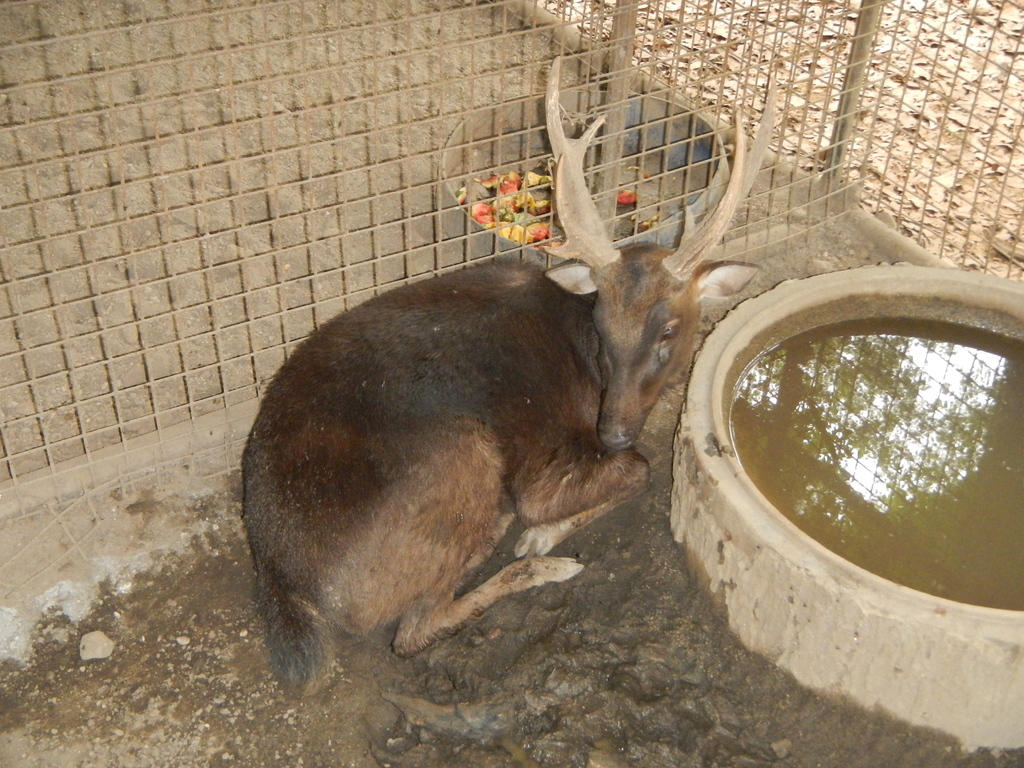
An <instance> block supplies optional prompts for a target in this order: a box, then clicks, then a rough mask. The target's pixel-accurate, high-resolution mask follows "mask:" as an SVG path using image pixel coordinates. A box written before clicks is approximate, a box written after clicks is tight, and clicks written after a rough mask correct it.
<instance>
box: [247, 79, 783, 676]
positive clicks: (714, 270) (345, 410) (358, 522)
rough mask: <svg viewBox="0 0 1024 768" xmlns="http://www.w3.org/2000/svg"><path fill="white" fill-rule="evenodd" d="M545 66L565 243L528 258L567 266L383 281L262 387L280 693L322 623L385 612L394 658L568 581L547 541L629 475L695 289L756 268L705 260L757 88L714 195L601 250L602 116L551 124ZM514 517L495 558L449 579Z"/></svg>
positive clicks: (745, 182) (261, 475) (253, 468)
mask: <svg viewBox="0 0 1024 768" xmlns="http://www.w3.org/2000/svg"><path fill="white" fill-rule="evenodd" d="M560 67H561V60H560V59H556V60H555V62H554V63H553V65H552V67H551V70H550V75H549V78H548V86H547V91H546V97H545V111H546V124H547V132H548V136H549V140H550V143H551V146H552V149H553V154H554V179H553V188H554V204H555V210H556V213H557V215H558V218H559V221H560V223H561V225H562V228H563V230H564V232H565V242H564V243H563V244H561V245H559V246H557V247H554V246H553V247H552V248H551V251H550V252H551V253H553V254H555V255H557V256H560V257H563V258H568V259H570V261H567V262H566V263H564V264H560V265H559V266H556V267H553V268H551V269H548V270H544V269H542V268H541V267H539V266H536V265H533V264H529V263H526V262H523V261H519V262H499V261H491V262H488V263H486V264H483V265H478V266H471V267H468V268H466V269H463V270H461V271H458V272H452V273H447V274H443V275H440V276H436V277H432V278H429V279H426V280H422V281H419V282H415V283H411V284H407V285H404V286H401V287H398V288H395V289H392V290H389V291H386V292H383V293H381V294H379V295H377V296H375V297H373V298H372V299H370V300H368V301H366V302H364V303H362V304H360V305H358V306H356V307H354V308H351V309H349V310H347V311H345V312H343V313H341V314H340V315H338V316H336V317H335V318H333V319H331V320H329V321H327V322H326V323H324V324H323V325H321V326H320V327H319V328H317V329H316V330H315V331H313V332H312V333H311V334H310V335H309V336H308V337H307V338H306V339H305V340H304V341H303V342H302V343H300V344H299V345H298V346H297V348H296V349H295V350H294V352H293V353H292V354H291V355H290V356H289V357H288V359H287V360H286V361H285V363H284V364H283V365H282V366H281V368H280V369H279V370H278V372H277V373H276V374H275V376H274V377H273V379H272V380H271V382H270V384H269V385H268V387H267V389H266V391H265V393H264V397H263V400H262V402H261V404H260V407H259V411H258V414H257V416H256V419H255V421H254V423H253V426H252V429H251V431H250V433H249V436H248V440H247V442H246V446H245V449H244V452H243V457H242V475H243V513H242V515H243V524H244V528H245V532H246V535H247V538H248V543H249V548H250V551H251V554H252V558H253V563H254V566H255V603H256V607H257V610H258V613H259V614H260V615H261V616H262V620H263V623H264V625H265V630H266V635H265V639H266V644H267V646H268V649H269V655H270V663H271V668H272V671H273V672H274V674H275V675H276V677H277V678H278V679H279V680H280V681H281V682H282V683H284V684H285V685H287V686H297V687H298V688H300V689H301V690H304V691H311V690H316V688H317V687H318V686H319V685H320V683H321V681H322V680H323V679H324V677H325V673H326V670H328V669H329V667H330V664H331V663H332V661H333V658H334V655H335V646H336V645H337V639H338V637H339V636H341V635H342V634H343V633H350V634H365V633H368V632H370V631H372V630H374V629H377V628H380V627H384V626H387V625H391V624H394V626H395V630H394V636H393V640H392V642H391V647H392V649H393V651H394V652H395V653H396V654H398V655H402V656H405V655H411V654H415V653H417V652H419V651H421V650H422V649H424V648H426V647H427V646H428V645H430V644H431V643H433V642H435V641H436V640H438V639H439V638H441V637H444V636H446V635H449V634H452V633H454V632H455V631H457V630H458V629H460V628H461V627H463V626H464V625H465V624H467V623H468V622H470V621H472V620H473V619H475V618H477V617H479V616H480V615H481V614H482V612H483V611H485V610H486V609H487V608H489V607H490V606H491V605H493V604H494V603H495V602H497V601H498V600H501V599H503V598H505V597H507V596H509V595H512V594H515V593H519V592H522V591H524V590H528V589H532V588H534V587H538V586H540V585H543V584H548V583H555V582H562V581H565V580H567V579H570V578H572V577H574V576H576V575H577V574H579V573H580V571H581V570H582V569H583V565H582V564H580V563H579V562H577V561H575V560H574V559H572V558H567V557H555V556H551V555H549V554H548V553H549V552H550V551H551V550H552V549H553V548H554V547H555V546H556V545H557V544H558V543H559V542H561V541H562V540H563V539H565V538H566V537H567V536H569V535H570V534H571V533H573V532H574V531H577V530H579V529H580V528H582V527H583V526H585V525H587V524H588V523H590V522H592V521H593V520H595V519H596V518H598V517H600V516H601V515H603V514H605V513H606V512H608V511H609V510H611V509H612V508H614V507H616V506H618V505H620V504H621V503H623V502H624V501H626V500H628V499H630V498H631V497H634V496H636V495H637V494H639V493H641V492H642V491H643V490H644V488H645V487H646V486H647V484H648V478H649V465H648V462H647V460H646V459H645V458H644V456H642V455H641V454H640V453H639V452H638V451H637V450H636V447H635V446H636V441H637V438H638V436H639V434H640V432H641V429H642V428H643V426H644V423H645V421H646V419H647V417H648V414H649V413H650V411H651V409H652V407H653V405H654V404H655V402H656V401H657V399H658V397H659V396H660V395H661V393H662V391H663V390H664V389H665V388H666V387H667V386H668V384H669V383H670V382H673V381H676V380H678V379H679V378H680V376H682V375H684V374H685V373H686V372H687V371H688V367H689V365H690V362H691V357H692V354H693V351H694V349H693V348H694V343H695V341H694V340H695V329H696V326H697V323H698V320H699V306H700V301H701V299H702V298H708V297H727V296H732V295H734V294H735V293H737V292H738V291H740V290H742V288H743V287H744V286H745V285H746V284H747V282H748V281H749V279H750V278H751V276H752V275H753V273H754V272H755V271H756V267H754V266H752V265H750V264H744V263H738V262H719V263H711V262H708V261H707V260H706V258H705V257H706V254H707V252H708V251H709V250H710V249H711V248H712V247H713V246H715V245H716V244H717V243H718V241H719V240H720V239H721V237H722V236H723V234H724V232H725V230H726V228H727V227H728V225H729V222H730V219H731V218H732V216H733V214H734V212H735V210H736V207H737V206H738V204H739V203H740V201H741V200H743V199H744V198H745V197H746V196H747V194H748V192H749V189H750V187H751V184H752V182H753V178H754V175H755V174H756V173H757V171H758V169H759V167H760V164H761V158H762V156H763V155H764V152H765V149H766V147H767V144H768V142H769V139H770V132H771V129H772V120H773V115H774V99H773V98H772V97H771V96H769V98H768V100H767V104H766V108H765V111H764V115H763V117H762V120H761V123H760V127H759V129H758V131H757V135H756V138H755V141H754V144H753V147H752V150H751V152H750V155H749V156H748V155H747V152H746V137H745V134H744V132H743V126H742V120H741V118H740V116H739V112H740V110H737V117H736V130H735V152H734V165H733V172H732V174H731V178H730V181H729V184H728V186H727V189H726V191H725V192H724V194H723V197H722V199H721V201H720V203H719V205H718V206H717V208H716V209H715V211H714V212H713V213H712V214H711V215H710V216H708V217H706V218H705V219H704V220H702V221H701V223H700V224H699V225H697V226H695V227H694V226H688V227H687V232H685V233H684V234H683V236H682V238H681V241H680V243H679V246H678V248H676V249H675V250H669V249H664V248H660V247H655V246H644V245H637V246H631V247H629V248H626V249H624V250H621V251H620V250H617V249H616V248H615V246H614V243H613V241H612V239H611V237H610V236H609V235H608V234H607V232H606V231H605V227H604V223H603V222H602V220H601V217H600V214H599V213H598V211H597V208H596V206H595V203H594V201H593V199H592V197H591V194H590V190H589V188H588V186H587V182H586V178H585V175H584V155H585V153H586V151H587V148H588V147H589V146H590V144H591V142H592V141H593V139H594V136H595V134H596V133H597V131H598V130H599V129H600V127H601V125H602V122H603V117H599V118H597V119H596V120H594V121H593V122H592V123H591V125H590V126H589V127H588V128H587V129H586V130H585V132H584V133H583V135H582V136H581V137H579V138H575V139H573V138H569V137H568V136H567V135H566V133H565V129H564V127H563V124H562V114H561V107H560V104H559V92H560V71H561V70H560ZM690 229H692V230H693V231H692V232H690V231H689V230H690ZM515 518H518V519H519V521H520V522H521V523H522V525H523V526H524V529H525V530H524V531H523V533H522V535H521V536H520V537H519V538H518V540H517V542H516V544H515V547H514V553H515V556H516V558H517V559H515V560H513V561H512V562H511V563H510V564H508V565H505V566H504V567H503V568H501V570H499V571H498V572H497V573H496V574H495V575H493V576H492V577H490V578H489V579H487V580H485V581H484V582H483V583H482V584H480V585H479V586H475V587H474V588H472V589H470V590H469V591H466V592H465V593H464V594H459V592H458V591H459V590H460V587H461V586H462V585H463V584H464V583H465V582H466V581H467V580H469V579H471V578H472V577H473V575H474V574H475V573H476V572H477V571H478V570H479V569H480V567H481V566H482V565H483V564H484V563H485V562H486V561H487V560H488V559H489V558H490V557H491V555H492V553H493V551H494V550H495V547H496V545H497V543H498V542H499V541H500V540H501V539H502V538H503V537H504V536H505V534H506V531H507V529H508V527H509V525H510V524H511V522H512V521H513V519H515Z"/></svg>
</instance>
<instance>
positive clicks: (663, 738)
mask: <svg viewBox="0 0 1024 768" xmlns="http://www.w3.org/2000/svg"><path fill="white" fill-rule="evenodd" d="M818 252H819V253H821V250H819V251H818ZM802 263H804V264H807V263H808V262H807V261H803V262H802ZM825 266H828V265H819V267H821V268H822V269H823V268H824V267H825ZM766 279H767V278H766ZM681 397H682V393H681V391H678V390H676V391H674V392H672V393H670V394H669V396H667V397H666V398H664V399H663V401H662V402H661V403H660V404H659V405H658V407H657V409H656V411H655V413H654V414H653V415H652V418H651V420H650V422H649V423H648V428H647V430H646V432H645V434H644V438H643V441H642V444H641V449H642V450H643V451H644V452H645V453H646V455H647V456H648V457H650V458H651V461H652V465H653V469H654V472H653V474H654V480H653V482H652V484H651V487H650V489H649V490H648V491H647V493H646V494H645V495H643V496H642V497H641V498H639V499H637V500H635V501H634V502H632V503H630V504H627V505H624V506H622V507H621V508H619V509H617V510H616V511H614V512H613V513H611V514H610V515H608V516H607V517H606V518H604V519H602V520H599V521H598V522H597V523H595V524H594V525H592V526H591V527H590V528H588V529H585V530H583V531H581V532H580V533H578V534H576V535H575V536H574V537H572V538H570V539H569V540H567V541H566V542H564V543H563V544H562V545H560V546H559V547H557V548H556V549H555V551H554V552H553V554H559V555H567V556H571V557H575V558H577V559H578V560H579V561H580V562H581V563H584V564H585V565H586V568H585V570H584V571H583V572H582V573H581V574H580V575H579V576H578V577H576V578H575V579H572V580H570V581H568V582H566V583H564V584H557V585H548V586H545V587H542V588H540V589H537V590H534V591H532V592H529V593H526V594H522V595H518V596H516V597H514V598H511V599H509V600H506V601H505V602H503V603H500V604H498V605H497V606H495V607H494V608H492V609H491V610H489V611H488V612H487V613H486V614H485V615H484V617H483V618H482V619H481V620H480V621H478V622H477V623H475V624H473V625H470V626H468V627H466V628H465V629H463V630H462V631H461V632H459V633H458V634H456V635H455V636H453V637H451V638H449V639H447V640H444V641H442V642H439V643H438V644H436V645H435V646H434V647H432V648H430V649H428V650H426V651H424V652H423V653H421V654H419V655H417V656H415V657H413V658H410V659H399V658H397V657H396V656H394V655H393V654H392V653H391V651H390V648H389V640H390V635H389V632H388V631H387V630H382V631H380V632H378V633H375V634H374V635H371V636H369V637H364V638H344V639H342V641H341V652H340V654H339V662H338V664H337V665H336V668H335V670H334V672H333V674H332V676H331V677H330V680H329V683H328V685H327V686H326V688H325V689H324V690H322V691H320V692H319V693H318V694H316V695H313V696H309V697H305V698H301V697H296V696H294V695H292V694H289V693H288V692H286V691H283V690H282V689H281V688H280V687H279V686H278V685H277V684H276V683H275V682H274V680H273V679H272V678H271V677H270V672H269V669H268V665H267V659H266V654H265V650H264V647H263V642H262V629H261V627H260V625H259V623H258V622H257V621H256V620H255V617H254V615H253V611H252V606H251V602H250V589H251V585H252V569H251V565H250V562H249V558H248V552H247V550H246V546H245V543H244V541H243V538H242V534H241V526H240V523H239V512H240V507H241V505H240V496H239V483H238V478H237V477H236V478H234V479H233V482H232V483H231V484H230V487H228V488H227V489H225V490H223V491H221V492H219V493H217V494H215V495H212V496H207V497H205V498H203V499H202V500H201V501H195V500H191V501H190V500H187V499H183V498H180V497H172V498H167V499H157V500H141V501H139V502H138V506H137V507H135V511H136V512H137V513H138V514H161V513H164V512H167V511H169V510H170V511H178V512H180V511H182V510H181V509H180V508H182V507H185V508H187V509H188V510H190V511H191V514H193V515H196V516H199V517H201V518H204V519H206V520H208V521H209V522H210V523H211V524H210V525H209V526H208V533H207V534H205V535H204V537H203V538H202V539H201V540H197V541H196V542H195V543H194V546H193V548H192V550H191V552H190V553H188V554H181V555H177V556H173V557H170V558H167V559H166V560H165V561H164V562H163V564H162V566H161V567H160V568H159V569H158V570H156V571H153V572H150V573H148V574H146V575H145V576H144V577H141V578H139V579H137V580H136V583H135V586H134V588H133V589H132V590H131V591H129V592H127V593H123V594H120V593H115V592H114V591H113V590H106V594H105V597H104V598H103V600H102V602H101V603H100V604H99V605H98V606H97V607H96V608H95V610H94V611H93V612H92V614H91V615H90V616H89V617H88V618H86V619H85V620H83V621H81V622H79V623H78V624H77V625H73V624H71V623H70V622H68V621H67V620H66V619H64V618H62V617H51V618H50V619H49V620H48V622H47V623H46V625H45V627H44V628H43V629H42V631H41V632H40V633H39V635H38V639H37V642H36V646H35V650H34V654H33V658H32V661H31V663H30V664H29V665H28V666H27V667H19V666H16V665H14V664H12V663H8V664H7V665H6V666H3V667H0V765H2V766H5V767H9V768H29V767H33V768H36V767H39V766H53V767H54V768H71V767H72V766H104V767H109V768H127V767H128V766H140V767H141V766H147V767H151V766H159V767H161V768H163V767H167V768H172V767H175V766H190V767H191V766H207V765H208V766H222V765H228V764H235V765H245V766H252V767H253V768H258V767H259V766H267V765H288V766H305V767H306V768H327V767H328V766H331V767H334V766H338V767H341V766H358V767H360V768H362V767H363V766H368V767H371V768H372V767H376V766H394V767H395V768H417V767H422V768H428V767H433V766H453V767H456V768H457V767H460V766H465V767H467V768H468V767H469V766H473V767H474V768H492V767H493V768H498V767H499V766H501V767H505V766H518V767H519V768H531V767H532V768H536V767H538V766H542V767H543V768H558V767H561V766H577V767H579V768H582V767H583V766H587V768H625V767H627V766H635V767H637V768H662V767H664V768H688V767H690V766H693V767H694V768H696V767H698V766H700V767H701V768H712V767H714V768H726V767H727V766H734V767H736V768H740V767H754V766H767V765H779V766H787V767H791V768H811V767H812V766H813V767H829V768H832V767H835V768H858V767H863V768H889V767H892V768H915V767H917V768H953V767H954V766H956V767H957V768H1011V767H1014V766H1018V767H1020V766H1024V750H1016V751H1012V752H1004V751H999V750H988V749H982V750H978V751H977V752H975V753H972V754H964V753H962V752H961V751H960V749H959V748H958V746H957V745H956V743H955V742H954V741H953V740H951V739H948V738H946V737H943V736H940V735H938V734H936V733H934V732H930V731H927V730H923V729H919V728H912V727H910V726H907V725H905V724H903V723H901V722H898V721H895V720H893V719H891V718H888V717H886V716H884V715H882V714H879V713H871V712H866V711H864V710H862V709H860V708H858V707H856V706H852V705H849V704H846V703H843V702H841V701H836V700H832V699H830V698H827V697H824V696H821V695H817V694H814V693H811V692H809V691H808V690H806V689H804V688H802V687H801V686H799V685H798V684H797V683H796V682H795V681H794V680H793V679H792V678H791V677H790V676H789V675H788V674H787V673H784V672H782V671H780V670H779V669H777V668H776V667H774V666H773V665H771V664H770V663H768V662H767V661H765V660H764V659H762V658H761V657H759V656H757V655H755V654H752V653H750V652H747V651H746V650H744V649H743V648H742V647H741V646H740V645H739V643H738V642H737V640H736V639H735V638H734V637H733V636H732V634H731V633H730V631H729V629H728V627H727V625H726V621H725V617H724V615H723V613H722V612H721V611H720V610H719V608H718V607H716V606H715V605H713V604H712V602H711V600H710V598H709V597H708V596H707V593H706V592H705V590H704V589H703V588H702V585H701V584H700V580H699V578H698V577H696V576H695V575H694V574H692V573H691V572H690V571H689V570H688V568H687V564H686V558H685V555H684V553H683V551H682V549H681V548H680V546H679V545H678V544H676V543H675V542H674V541H673V539H672V536H671V533H670V532H669V524H668V509H669V491H670V488H671V448H672V436H673V431H674V429H675V425H676V421H677V414H678V410H679V408H680V404H681ZM519 532H520V530H519V529H513V530H511V531H510V532H509V534H508V536H507V537H506V539H505V540H504V541H503V543H502V546H501V547H500V551H499V553H498V554H497V555H496V556H495V557H494V558H493V559H492V561H491V562H490V563H488V565H487V568H486V570H485V571H484V572H482V573H481V574H480V577H481V578H485V577H486V576H487V575H489V574H490V573H493V572H494V571H496V570H497V569H498V568H499V567H500V566H501V565H503V564H504V563H507V562H508V561H509V560H510V559H511V557H512V554H511V547H512V544H513V543H514V542H515V540H516V537H517V536H518V534H519ZM92 630H102V631H103V632H105V633H106V634H107V635H109V636H110V638H112V639H113V641H114V643H115V648H114V651H113V654H112V655H111V656H110V657H109V658H107V659H102V660H93V661H82V660H81V659H80V656H79V639H80V637H81V635H83V634H84V633H86V632H90V631H92Z"/></svg>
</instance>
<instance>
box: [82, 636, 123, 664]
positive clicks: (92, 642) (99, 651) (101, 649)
mask: <svg viewBox="0 0 1024 768" xmlns="http://www.w3.org/2000/svg"><path fill="white" fill-rule="evenodd" d="M113 652H114V641H113V640H111V639H110V638H109V637H107V635H106V633H104V632H100V631H99V630H97V631H96V632H89V633H87V634H84V635H82V639H81V640H80V641H79V643H78V653H79V655H80V656H81V657H82V661H89V660H90V659H106V658H109V657H110V654H112V653H113Z"/></svg>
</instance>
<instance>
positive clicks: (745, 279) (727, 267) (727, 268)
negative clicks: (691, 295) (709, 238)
mask: <svg viewBox="0 0 1024 768" xmlns="http://www.w3.org/2000/svg"><path fill="white" fill-rule="evenodd" d="M755 272H757V267H755V266H754V265H753V264H742V263H740V262H738V261H719V262H716V263H713V264H708V265H706V266H705V267H704V268H703V269H701V270H700V272H699V273H698V274H697V276H696V278H695V279H696V281H697V293H698V295H699V296H700V297H701V298H702V299H724V298H726V297H728V296H732V295H733V294H735V293H739V292H740V291H742V290H743V288H744V287H746V285H747V283H749V282H750V278H752V277H753V276H754V273H755Z"/></svg>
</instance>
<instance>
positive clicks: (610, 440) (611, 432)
mask: <svg viewBox="0 0 1024 768" xmlns="http://www.w3.org/2000/svg"><path fill="white" fill-rule="evenodd" d="M600 437H601V442H602V443H604V445H605V447H606V448H607V449H608V450H610V451H625V450H628V449H629V448H632V447H633V444H634V443H636V435H634V434H633V433H632V432H630V431H629V430H628V429H625V428H624V427H618V426H613V427H609V428H602V429H601V430H600Z"/></svg>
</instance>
